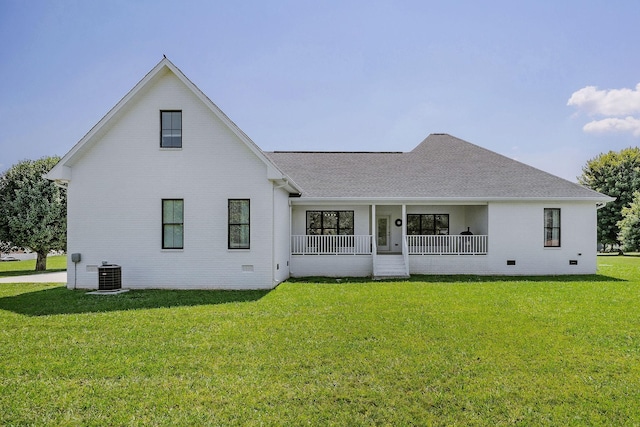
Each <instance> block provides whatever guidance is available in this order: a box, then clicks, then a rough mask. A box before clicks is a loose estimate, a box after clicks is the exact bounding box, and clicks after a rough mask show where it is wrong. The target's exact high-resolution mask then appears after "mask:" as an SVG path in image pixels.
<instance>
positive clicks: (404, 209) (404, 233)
mask: <svg viewBox="0 0 640 427" xmlns="http://www.w3.org/2000/svg"><path fill="white" fill-rule="evenodd" d="M406 240H407V205H405V204H404V203H403V204H402V252H403V253H404V246H405V245H404V243H405V241H406Z"/></svg>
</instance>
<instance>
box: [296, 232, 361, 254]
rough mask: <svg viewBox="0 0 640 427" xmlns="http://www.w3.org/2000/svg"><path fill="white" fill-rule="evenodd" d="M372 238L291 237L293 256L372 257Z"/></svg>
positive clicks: (346, 236)
mask: <svg viewBox="0 0 640 427" xmlns="http://www.w3.org/2000/svg"><path fill="white" fill-rule="evenodd" d="M372 242H373V239H372V236H369V235H360V236H348V235H345V236H311V235H302V236H300V235H297V236H291V253H292V254H293V255H370V254H371V244H372Z"/></svg>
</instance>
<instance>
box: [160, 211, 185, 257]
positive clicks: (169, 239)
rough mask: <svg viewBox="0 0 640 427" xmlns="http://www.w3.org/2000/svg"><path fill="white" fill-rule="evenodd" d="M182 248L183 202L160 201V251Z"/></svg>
mask: <svg viewBox="0 0 640 427" xmlns="http://www.w3.org/2000/svg"><path fill="white" fill-rule="evenodd" d="M183 248H184V200H182V199H163V200H162V249H183Z"/></svg>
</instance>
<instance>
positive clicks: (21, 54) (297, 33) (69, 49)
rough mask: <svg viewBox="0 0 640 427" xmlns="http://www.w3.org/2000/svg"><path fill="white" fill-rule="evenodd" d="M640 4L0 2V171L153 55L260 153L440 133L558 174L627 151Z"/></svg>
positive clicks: (398, 141) (639, 103) (345, 147)
mask: <svg viewBox="0 0 640 427" xmlns="http://www.w3.org/2000/svg"><path fill="white" fill-rule="evenodd" d="M639 16H640V2H638V1H637V0H627V1H616V0H607V1H588V0H583V1H569V0H567V1H540V0H538V1H527V2H525V1H513V0H511V1H482V2H479V1H475V0H469V1H438V2H435V1H375V0H373V1H349V0H343V1H318V0H315V1H266V0H263V1H237V2H232V1H180V2H177V1H134V0H127V1H108V2H103V1H91V0H78V1H66V0H60V1H39V0H30V1H22V0H15V1H14V0H0V37H1V39H2V40H3V41H4V43H3V47H2V50H1V54H0V65H1V66H0V114H1V117H2V123H3V126H2V132H0V170H5V169H7V168H8V167H9V166H11V165H12V164H14V163H16V162H17V161H19V160H22V159H36V158H39V157H42V156H46V155H54V154H57V155H64V154H65V153H66V152H67V151H68V150H69V149H70V148H71V147H72V146H73V145H74V144H75V143H76V142H77V141H78V140H80V138H82V136H84V134H85V133H86V132H88V131H89V129H90V128H91V127H92V126H93V125H94V124H96V123H97V122H98V121H99V120H100V119H101V118H102V116H103V115H104V114H106V113H107V111H108V110H109V109H110V108H111V107H113V106H114V105H115V104H116V103H117V102H118V101H119V100H120V98H122V97H123V96H124V95H125V94H126V93H127V92H128V91H129V90H130V89H131V88H132V87H133V86H134V85H135V84H136V83H137V82H138V81H139V80H140V79H141V78H142V77H143V76H144V75H145V74H146V73H147V72H148V71H149V70H150V69H151V68H153V67H154V66H155V64H157V63H158V62H159V61H160V60H161V59H162V55H163V54H166V55H167V57H168V58H169V59H170V60H171V61H172V62H173V63H174V64H175V65H177V66H178V67H179V68H180V69H181V70H182V71H183V72H184V73H185V74H186V75H187V77H189V78H190V79H191V80H192V81H193V82H194V83H195V84H196V85H197V86H198V87H199V88H200V89H201V90H202V91H203V92H204V93H205V94H207V95H208V96H209V97H210V98H211V100H212V101H213V102H214V103H216V104H217V105H218V106H219V107H220V108H221V109H222V110H223V111H224V112H225V113H226V114H227V115H228V116H229V117H230V118H231V119H232V120H233V121H235V122H236V124H238V126H240V128H241V129H243V130H244V131H245V132H246V133H247V134H248V135H249V136H250V137H251V138H252V139H253V140H254V142H256V143H257V144H258V145H259V146H260V147H261V148H262V149H264V150H267V151H268V150H334V151H335V150H339V151H408V150H411V149H412V148H413V147H415V146H416V145H417V144H418V143H419V142H420V141H422V140H423V139H424V138H425V137H426V136H427V135H429V134H430V133H449V134H452V135H454V136H457V137H460V138H462V139H465V140H467V141H469V142H472V143H475V144H478V145H480V146H483V147H486V148H488V149H490V150H493V151H496V152H498V153H500V154H503V155H506V156H508V157H512V158H514V159H517V160H519V161H522V162H524V163H527V164H530V165H532V166H535V167H538V168H540V169H543V170H546V171H548V172H551V173H553V174H556V175H559V176H561V177H563V178H567V179H570V180H575V177H576V176H577V175H579V174H580V172H581V168H582V166H583V165H584V164H585V163H586V161H587V160H589V159H591V158H593V157H595V156H596V155H598V154H599V153H601V152H606V151H609V150H620V149H622V148H625V147H629V146H637V145H639V142H640V86H637V85H638V83H640V54H639V53H638V46H639V45H640V43H639V42H640V26H639V25H638V17H639Z"/></svg>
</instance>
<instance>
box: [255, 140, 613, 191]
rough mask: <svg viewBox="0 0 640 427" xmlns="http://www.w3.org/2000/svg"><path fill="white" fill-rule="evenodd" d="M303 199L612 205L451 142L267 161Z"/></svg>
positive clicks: (277, 155) (276, 156) (276, 155)
mask: <svg viewBox="0 0 640 427" xmlns="http://www.w3.org/2000/svg"><path fill="white" fill-rule="evenodd" d="M265 154H266V155H267V156H268V157H269V158H270V159H271V160H273V162H274V163H276V164H277V165H278V166H279V167H280V168H281V169H282V170H283V171H284V172H285V173H286V174H287V175H289V176H291V177H292V178H293V179H294V180H295V182H296V183H297V184H298V185H299V186H300V187H301V188H302V195H301V198H303V199H318V200H322V199H369V200H371V199H374V200H376V199H377V200H381V199H382V200H386V199H388V200H399V199H407V200H411V199H418V198H419V199H423V200H432V201H436V200H439V201H465V200H466V201H473V200H476V201H492V200H493V201H497V200H543V199H544V200H549V199H557V200H567V199H570V200H585V201H586V200H589V201H596V202H608V201H611V200H613V199H612V198H610V197H608V196H605V195H603V194H600V193H598V192H596V191H593V190H590V189H588V188H585V187H583V186H581V185H578V184H575V183H572V182H570V181H567V180H565V179H562V178H559V177H557V176H555V175H551V174H549V173H547V172H544V171H541V170H539V169H536V168H534V167H531V166H528V165H525V164H523V163H520V162H518V161H515V160H513V159H510V158H508V157H505V156H502V155H500V154H497V153H495V152H493V151H490V150H487V149H485V148H482V147H479V146H477V145H474V144H471V143H469V142H466V141H463V140H462V139H459V138H456V137H453V136H451V135H447V134H432V135H429V136H428V137H427V138H426V139H425V140H424V141H422V142H421V143H420V144H419V145H418V146H417V147H416V148H414V149H413V150H412V151H410V152H406V153H405V152H387V153H376V152H278V151H276V152H270V153H265Z"/></svg>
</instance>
